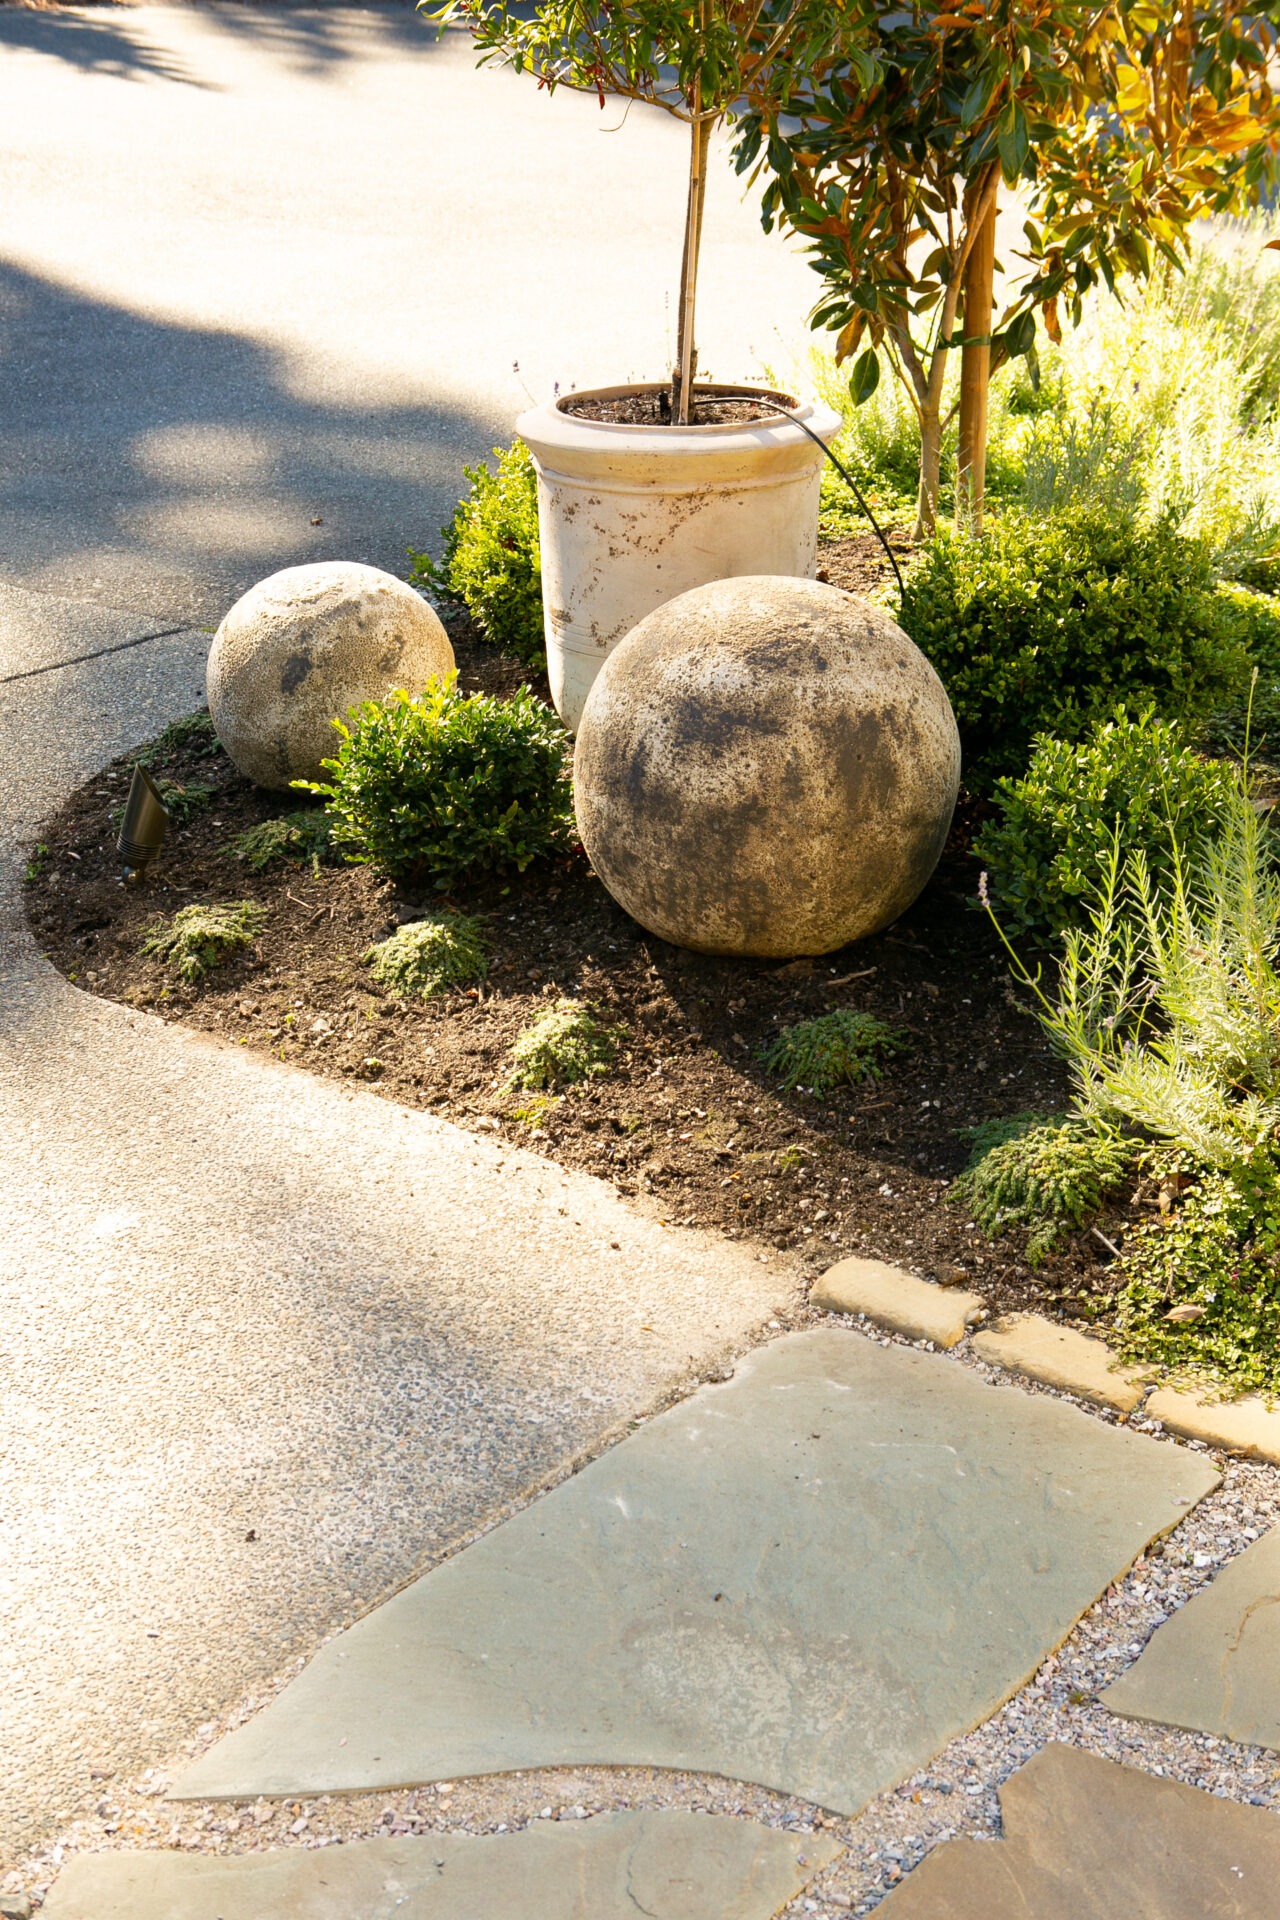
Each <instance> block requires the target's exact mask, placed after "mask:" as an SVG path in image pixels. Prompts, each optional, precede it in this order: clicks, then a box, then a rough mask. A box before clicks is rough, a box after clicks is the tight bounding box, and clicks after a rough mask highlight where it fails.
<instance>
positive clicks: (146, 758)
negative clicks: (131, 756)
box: [137, 711, 222, 767]
mask: <svg viewBox="0 0 1280 1920" xmlns="http://www.w3.org/2000/svg"><path fill="white" fill-rule="evenodd" d="M221 751H222V742H221V741H220V740H219V738H218V731H217V728H216V727H215V726H214V724H213V721H212V720H211V719H210V717H209V715H208V714H207V713H205V712H203V711H202V712H200V713H188V714H184V715H183V717H182V718H181V720H171V721H170V722H169V725H168V726H167V727H166V728H165V729H164V732H163V733H158V734H157V735H156V737H155V739H154V740H153V741H152V742H151V744H150V746H149V747H145V748H144V749H143V751H142V752H141V753H140V754H138V755H137V758H138V759H139V760H140V761H141V763H142V765H143V766H144V767H149V766H151V765H152V764H153V763H154V762H155V761H157V760H163V759H166V758H167V757H168V756H169V755H171V754H175V753H188V754H195V755H198V756H199V757H200V758H201V759H212V757H213V755H214V754H215V753H220V752H221Z"/></svg>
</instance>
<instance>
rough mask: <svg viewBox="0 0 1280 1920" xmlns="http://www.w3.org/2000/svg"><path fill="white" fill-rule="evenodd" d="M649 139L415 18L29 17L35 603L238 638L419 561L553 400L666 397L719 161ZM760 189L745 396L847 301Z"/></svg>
mask: <svg viewBox="0 0 1280 1920" xmlns="http://www.w3.org/2000/svg"><path fill="white" fill-rule="evenodd" d="M623 118H624V113H623V109H622V108H621V107H619V106H618V105H617V104H610V105H609V106H608V107H607V108H606V109H605V110H604V111H603V112H602V111H601V110H600V108H599V107H598V105H597V104H596V102H595V100H594V98H585V97H583V96H581V95H575V94H571V93H567V92H564V91H560V92H558V93H557V94H556V96H555V98H554V99H551V98H549V97H548V96H547V95H546V94H545V93H540V92H539V91H538V90H537V88H536V86H535V85H534V84H533V83H532V82H530V81H528V80H526V79H522V78H521V77H519V76H517V75H515V74H512V73H508V72H504V71H500V70H497V69H493V68H485V69H483V70H481V71H477V70H476V68H475V61H474V54H473V52H472V50H471V46H470V41H469V37H468V36H467V35H466V34H465V33H462V32H460V31H453V32H450V33H448V34H447V35H445V36H444V38H443V39H441V38H440V37H438V36H437V34H436V32H435V30H434V28H430V27H428V26H426V25H425V23H423V22H422V20H421V19H420V18H419V17H418V16H417V15H415V14H414V13H413V12H412V11H411V10H410V9H409V8H407V7H405V6H402V5H376V4H375V5H370V6H366V7H360V8H350V7H343V6H335V7H328V6H323V7H301V8H294V7H289V6H279V5H274V4H272V5H262V6H258V5H211V6H205V5H201V6H180V7H151V6H139V7H128V6H102V7H98V8H93V9H88V10H85V11H79V12H61V11H59V12H56V13H49V12H28V11H23V10H17V9H14V8H9V7H3V8H0V382H2V383H3V387H2V397H0V472H2V474H3V480H2V482H0V578H7V579H9V580H12V581H15V582H18V583H20V584H23V585H26V586H32V587H40V588H44V589H46V590H48V591H51V592H56V593H61V594H68V595H71V596H74V597H84V598H90V599H97V600H103V601H107V602H110V603H113V604H115V605H117V606H123V607H127V608H129V609H130V610H133V611H146V612H147V613H149V614H154V615H157V616H161V617H163V618H165V619H174V618H190V619H194V620H198V621H199V622H200V623H202V624H207V623H209V622H213V621H216V620H217V618H219V617H220V616H221V613H222V612H223V611H224V610H225V607H226V604H227V602H228V600H229V598H230V597H234V595H235V594H237V593H238V592H240V591H241V590H242V589H243V588H244V587H245V586H246V585H248V584H249V583H250V582H251V581H252V580H254V579H256V578H259V577H260V576H261V575H262V574H264V573H267V572H269V571H271V569H272V568H274V567H276V566H279V565H281V564H283V563H285V562H292V561H297V560H300V559H305V558H308V557H312V556H314V557H329V556H334V557H337V556H342V557H345V558H353V559H369V560H372V561H373V562H375V563H376V564H378V565H381V566H387V567H389V568H397V569H398V568H400V567H401V565H402V563H403V559H404V551H405V548H406V546H407V545H409V544H410V543H416V544H418V545H422V544H425V543H426V542H428V541H432V540H434V538H435V536H436V532H437V528H438V526H439V524H440V522H441V521H442V520H443V519H444V518H445V517H446V516H447V514H448V512H449V511H450V509H451V508H452V505H453V503H454V501H455V500H456V499H457V497H458V494H459V492H460V490H461V485H462V479H461V472H460V469H461V466H462V463H463V462H464V461H465V460H473V459H475V458H477V457H478V456H481V455H483V454H484V453H486V452H487V451H488V449H489V447H490V446H491V445H493V444H494V443H495V442H496V441H497V440H498V439H499V438H505V437H509V434H510V429H511V425H512V422H513V420H514V419H515V416H516V415H517V413H519V412H520V410H521V409H522V408H523V407H525V406H527V405H528V404H529V398H530V396H531V395H532V396H536V397H537V398H539V399H541V398H544V397H547V396H548V395H549V394H550V392H551V390H552V388H553V386H554V384H555V383H556V382H557V381H558V382H559V383H560V384H561V385H562V386H566V387H567V386H570V385H578V386H583V385H589V384H593V383H598V382H606V381H613V380H619V379H625V378H628V377H629V376H632V375H634V376H637V377H660V376H661V375H662V374H663V373H664V372H665V370H666V368H667V367H668V365H669V362H670V353H671V338H672V334H673V326H672V310H673V304H674V298H675V289H676V283H677V275H678V267H679V259H678V253H679V243H680V230H681V220H682V217H683V195H684V179H683V169H684V166H685V136H684V129H683V128H682V127H681V126H679V125H678V124H677V123H676V122H675V121H673V120H671V119H670V118H669V117H667V116H666V115H664V114H661V113H657V112H653V111H649V110H645V109H642V108H632V110H631V111H630V113H629V114H627V115H626V116H625V119H626V124H625V126H623V125H620V123H621V122H622V121H623ZM739 196H740V183H739V182H738V180H737V178H736V176H735V175H734V174H733V172H732V170H731V169H730V168H729V166H728V165H727V164H726V165H724V166H722V167H720V168H717V169H716V170H715V172H714V174H713V177H712V182H711V193H710V206H709V210H708V218H707V239H706V259H705V266H704V287H703V296H702V314H703V324H702V327H701V331H700V339H701V345H702V362H703V366H704V369H706V370H707V371H710V372H712V373H714V374H716V375H718V376H724V377H731V376H737V375H740V374H743V373H746V372H750V371H753V370H756V369H758V367H759V364H760V362H761V360H762V359H773V360H775V361H776V360H785V359H787V358H788V356H790V355H791V354H793V353H794V351H795V350H796V349H797V348H801V349H803V346H804V342H805V339H806V334H805V328H804V315H805V313H806V311H807V310H808V307H809V306H810V305H811V304H812V301H813V299H814V298H815V296H816V293H817V290H818V285H819V283H818V281H817V279H816V277H815V276H814V275H813V273H812V271H811V270H810V268H809V267H808V266H807V265H806V264H805V263H804V261H803V259H802V258H801V257H800V256H799V255H798V254H796V253H789V252H788V251H787V250H786V248H785V247H784V246H783V244H782V243H781V242H780V241H779V240H778V239H776V238H770V237H768V236H766V235H765V234H763V233H762V231H761V229H760V225H759V220H758V216H757V214H756V211H755V208H754V206H752V205H748V204H743V202H742V201H741V199H740V197H739ZM517 364H518V367H519V372H518V373H517V372H516V371H515V368H516V366H517ZM317 518H318V519H320V520H321V521H322V522H323V524H322V525H321V526H318V527H317V526H313V524H312V521H313V519H317Z"/></svg>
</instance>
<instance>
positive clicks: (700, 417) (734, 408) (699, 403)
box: [560, 387, 796, 427]
mask: <svg viewBox="0 0 1280 1920" xmlns="http://www.w3.org/2000/svg"><path fill="white" fill-rule="evenodd" d="M758 392H759V394H760V395H761V396H762V397H763V398H765V399H769V400H776V401H778V403H779V405H781V406H784V407H794V406H795V404H796V402H795V400H794V399H793V398H792V396H791V395H790V394H789V393H773V392H772V391H767V390H765V389H763V388H762V389H759V390H758ZM560 407H561V411H562V412H564V413H572V414H576V415H577V416H578V418H579V419H581V420H603V421H605V422H606V423H607V424H608V425H610V426H635V427H669V426H671V425H672V419H671V399H670V394H669V391H668V389H667V388H665V387H663V388H659V389H658V390H657V391H656V392H654V391H649V392H644V393H624V394H619V395H617V397H616V398H614V399H612V400H588V399H581V400H579V399H575V398H574V397H573V396H572V395H570V396H569V398H568V399H566V400H562V401H561V402H560ZM692 414H693V418H692V420H691V421H690V425H691V426H695V427H729V426H750V425H751V424H752V423H753V422H755V421H758V420H763V421H768V420H778V419H780V418H781V415H780V414H778V413H776V412H775V411H774V409H773V408H772V407H761V406H758V405H757V404H756V400H755V399H753V398H752V397H751V395H749V394H747V395H743V396H742V397H741V398H738V397H736V396H735V395H734V393H733V391H732V389H730V388H724V387H695V388H694V390H693V408H692Z"/></svg>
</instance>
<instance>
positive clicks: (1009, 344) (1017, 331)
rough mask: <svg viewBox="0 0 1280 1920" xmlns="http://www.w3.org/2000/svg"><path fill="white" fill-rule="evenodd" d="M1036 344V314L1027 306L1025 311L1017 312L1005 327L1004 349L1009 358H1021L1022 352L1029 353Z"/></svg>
mask: <svg viewBox="0 0 1280 1920" xmlns="http://www.w3.org/2000/svg"><path fill="white" fill-rule="evenodd" d="M1035 344H1036V316H1035V314H1034V313H1032V311H1031V309H1030V308H1029V307H1028V308H1027V310H1026V312H1025V313H1020V314H1018V316H1017V318H1016V319H1014V320H1011V321H1010V322H1009V325H1008V326H1007V327H1006V328H1005V334H1004V350H1005V352H1006V353H1007V354H1008V356H1009V358H1010V360H1019V359H1021V357H1022V355H1023V354H1024V353H1031V352H1033V351H1034V349H1035Z"/></svg>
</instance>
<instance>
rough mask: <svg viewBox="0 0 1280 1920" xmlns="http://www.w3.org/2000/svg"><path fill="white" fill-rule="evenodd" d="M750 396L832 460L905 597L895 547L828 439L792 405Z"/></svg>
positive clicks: (755, 402) (754, 403)
mask: <svg viewBox="0 0 1280 1920" xmlns="http://www.w3.org/2000/svg"><path fill="white" fill-rule="evenodd" d="M750 398H751V402H752V404H753V405H754V406H757V407H771V408H772V410H773V411H774V413H784V414H785V415H786V416H787V419H788V420H789V421H790V422H791V424H792V426H793V427H799V429H800V431H801V433H807V434H808V436H809V438H810V439H811V440H812V442H813V444H814V446H815V447H820V448H821V450H822V452H823V453H825V454H826V456H827V459H828V460H829V461H830V462H831V464H832V466H833V467H834V468H835V470H836V472H837V473H838V474H839V475H840V478H841V479H842V480H843V481H844V482H845V484H846V486H847V487H848V489H849V491H850V493H851V494H852V495H853V497H854V499H855V500H856V501H857V503H858V505H859V506H860V507H861V508H862V511H863V512H864V513H865V514H866V516H867V518H868V520H869V521H870V522H871V528H872V531H873V533H874V534H875V536H876V539H877V540H878V541H879V542H880V545H881V546H882V547H883V548H884V550H885V552H886V553H887V554H888V556H889V565H890V566H891V567H892V568H893V576H894V579H895V580H896V581H897V583H898V592H899V593H900V594H901V595H902V596H903V598H904V599H905V598H906V592H907V589H906V586H905V585H904V583H903V579H902V570H901V568H900V567H899V565H898V561H897V556H896V555H895V553H894V551H893V548H892V547H891V546H890V545H889V542H888V541H887V540H886V539H885V537H884V534H883V533H882V531H881V529H880V522H879V521H878V520H877V519H876V517H875V515H874V513H872V511H871V509H870V507H869V506H868V505H867V503H866V500H865V499H864V498H863V494H862V489H861V488H860V487H859V485H858V483H857V481H856V480H855V479H854V477H853V475H852V474H851V473H850V471H849V469H848V467H846V466H845V465H844V463H843V461H840V460H837V459H836V456H835V455H834V453H832V451H831V449H830V447H829V446H828V445H827V443H826V441H825V440H821V439H819V437H818V435H817V434H816V433H815V432H814V431H813V428H812V427H806V425H805V423H804V421H803V420H797V419H796V416H795V413H794V412H793V410H792V409H791V408H790V407H784V406H783V405H782V404H781V403H780V402H779V401H777V400H762V399H761V398H760V396H759V395H758V394H755V393H753V394H752V395H751V396H750Z"/></svg>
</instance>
